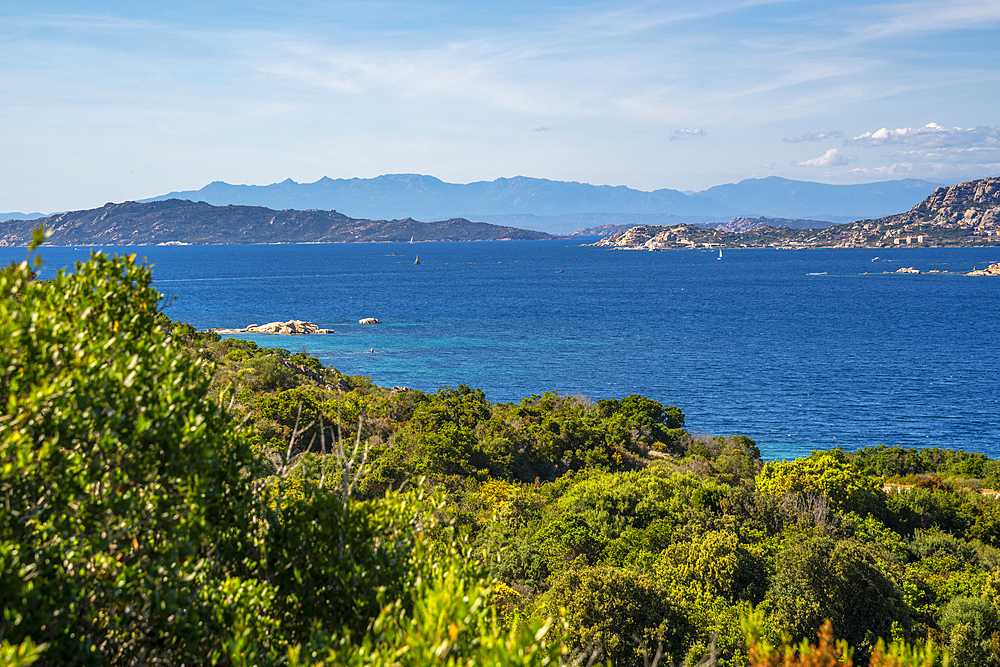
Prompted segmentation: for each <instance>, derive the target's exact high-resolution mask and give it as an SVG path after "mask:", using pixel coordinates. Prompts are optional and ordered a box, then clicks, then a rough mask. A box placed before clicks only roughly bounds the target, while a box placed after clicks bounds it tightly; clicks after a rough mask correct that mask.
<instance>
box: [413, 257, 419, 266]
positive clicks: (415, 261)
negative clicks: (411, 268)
mask: <svg viewBox="0 0 1000 667" xmlns="http://www.w3.org/2000/svg"><path fill="white" fill-rule="evenodd" d="M413 263H414V264H419V263H420V255H417V258H416V259H415V260H413Z"/></svg>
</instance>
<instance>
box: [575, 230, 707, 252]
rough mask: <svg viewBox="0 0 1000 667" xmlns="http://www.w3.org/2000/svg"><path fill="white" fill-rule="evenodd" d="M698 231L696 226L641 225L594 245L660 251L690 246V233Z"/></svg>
mask: <svg viewBox="0 0 1000 667" xmlns="http://www.w3.org/2000/svg"><path fill="white" fill-rule="evenodd" d="M696 231H698V227H696V226H694V225H674V226H672V227H664V226H661V225H639V226H638V227H632V228H631V229H626V230H625V231H624V232H620V233H618V234H614V235H613V236H610V237H608V238H606V239H601V240H600V241H598V242H597V243H594V244H592V245H594V246H597V247H599V248H636V249H645V250H659V249H661V248H675V247H678V246H684V245H687V244H689V243H690V242H689V241H688V236H689V232H696Z"/></svg>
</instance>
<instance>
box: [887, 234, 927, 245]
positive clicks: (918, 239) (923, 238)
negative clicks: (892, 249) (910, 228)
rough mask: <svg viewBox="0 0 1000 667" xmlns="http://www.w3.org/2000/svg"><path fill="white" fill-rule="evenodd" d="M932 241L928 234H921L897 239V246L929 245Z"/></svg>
mask: <svg viewBox="0 0 1000 667" xmlns="http://www.w3.org/2000/svg"><path fill="white" fill-rule="evenodd" d="M930 240H931V237H930V236H927V235H926V234H920V235H919V236H900V237H899V238H897V239H896V241H895V243H896V245H912V244H914V243H918V244H919V243H927V242H928V241H930Z"/></svg>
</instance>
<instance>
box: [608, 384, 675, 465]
mask: <svg viewBox="0 0 1000 667" xmlns="http://www.w3.org/2000/svg"><path fill="white" fill-rule="evenodd" d="M597 407H598V409H599V410H600V412H601V416H602V417H605V418H606V419H608V421H609V424H608V429H609V436H610V437H611V438H612V440H613V441H615V442H619V441H625V442H630V443H632V446H633V447H636V446H639V445H645V446H647V447H648V446H653V445H655V444H656V443H662V444H664V445H666V446H667V448H668V449H669V450H670V451H673V452H675V453H679V448H678V447H677V444H676V442H675V441H676V437H677V435H678V434H677V433H676V432H675V431H676V430H677V429H682V428H684V413H682V412H681V411H680V410H679V409H678V408H677V407H676V406H673V405H671V406H670V407H668V408H664V407H663V406H662V405H661V404H660V403H657V402H656V401H654V400H652V399H649V398H646V397H645V396H639V395H637V394H632V395H631V396H626V397H625V398H623V399H621V400H616V399H613V398H611V399H602V400H600V401H598V402H597Z"/></svg>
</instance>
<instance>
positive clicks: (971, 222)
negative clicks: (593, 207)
mask: <svg viewBox="0 0 1000 667" xmlns="http://www.w3.org/2000/svg"><path fill="white" fill-rule="evenodd" d="M595 245H598V246H603V247H616V248H646V249H648V250H666V249H673V248H692V247H703V248H704V247H709V248H713V247H765V246H778V247H796V248H810V247H812V248H891V247H899V246H904V245H905V246H914V245H916V246H923V247H941V246H973V245H975V246H981V245H991V246H992V245H1000V178H984V179H979V180H975V181H968V182H966V183H959V184H957V185H953V186H950V187H941V188H937V189H936V190H935V191H934V192H933V193H932V194H931V195H929V196H928V197H926V198H925V199H924V200H923V201H922V202H920V203H919V204H917V205H916V206H914V207H913V208H911V209H910V210H909V211H907V212H905V213H897V214H896V215H890V216H885V217H882V218H877V219H868V220H858V221H856V222H851V223H848V224H843V225H832V226H830V227H827V228H825V229H819V230H817V229H791V228H789V227H775V226H769V225H765V226H761V227H755V228H752V229H749V230H746V231H731V230H726V229H723V228H721V227H720V228H719V229H714V230H709V229H704V228H699V227H696V226H694V225H688V224H680V225H674V226H670V227H662V226H652V225H643V226H639V227H634V228H632V229H629V230H626V231H624V232H621V233H618V234H615V235H612V236H610V237H608V238H605V239H602V240H601V241H599V242H598V243H596V244H595Z"/></svg>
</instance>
